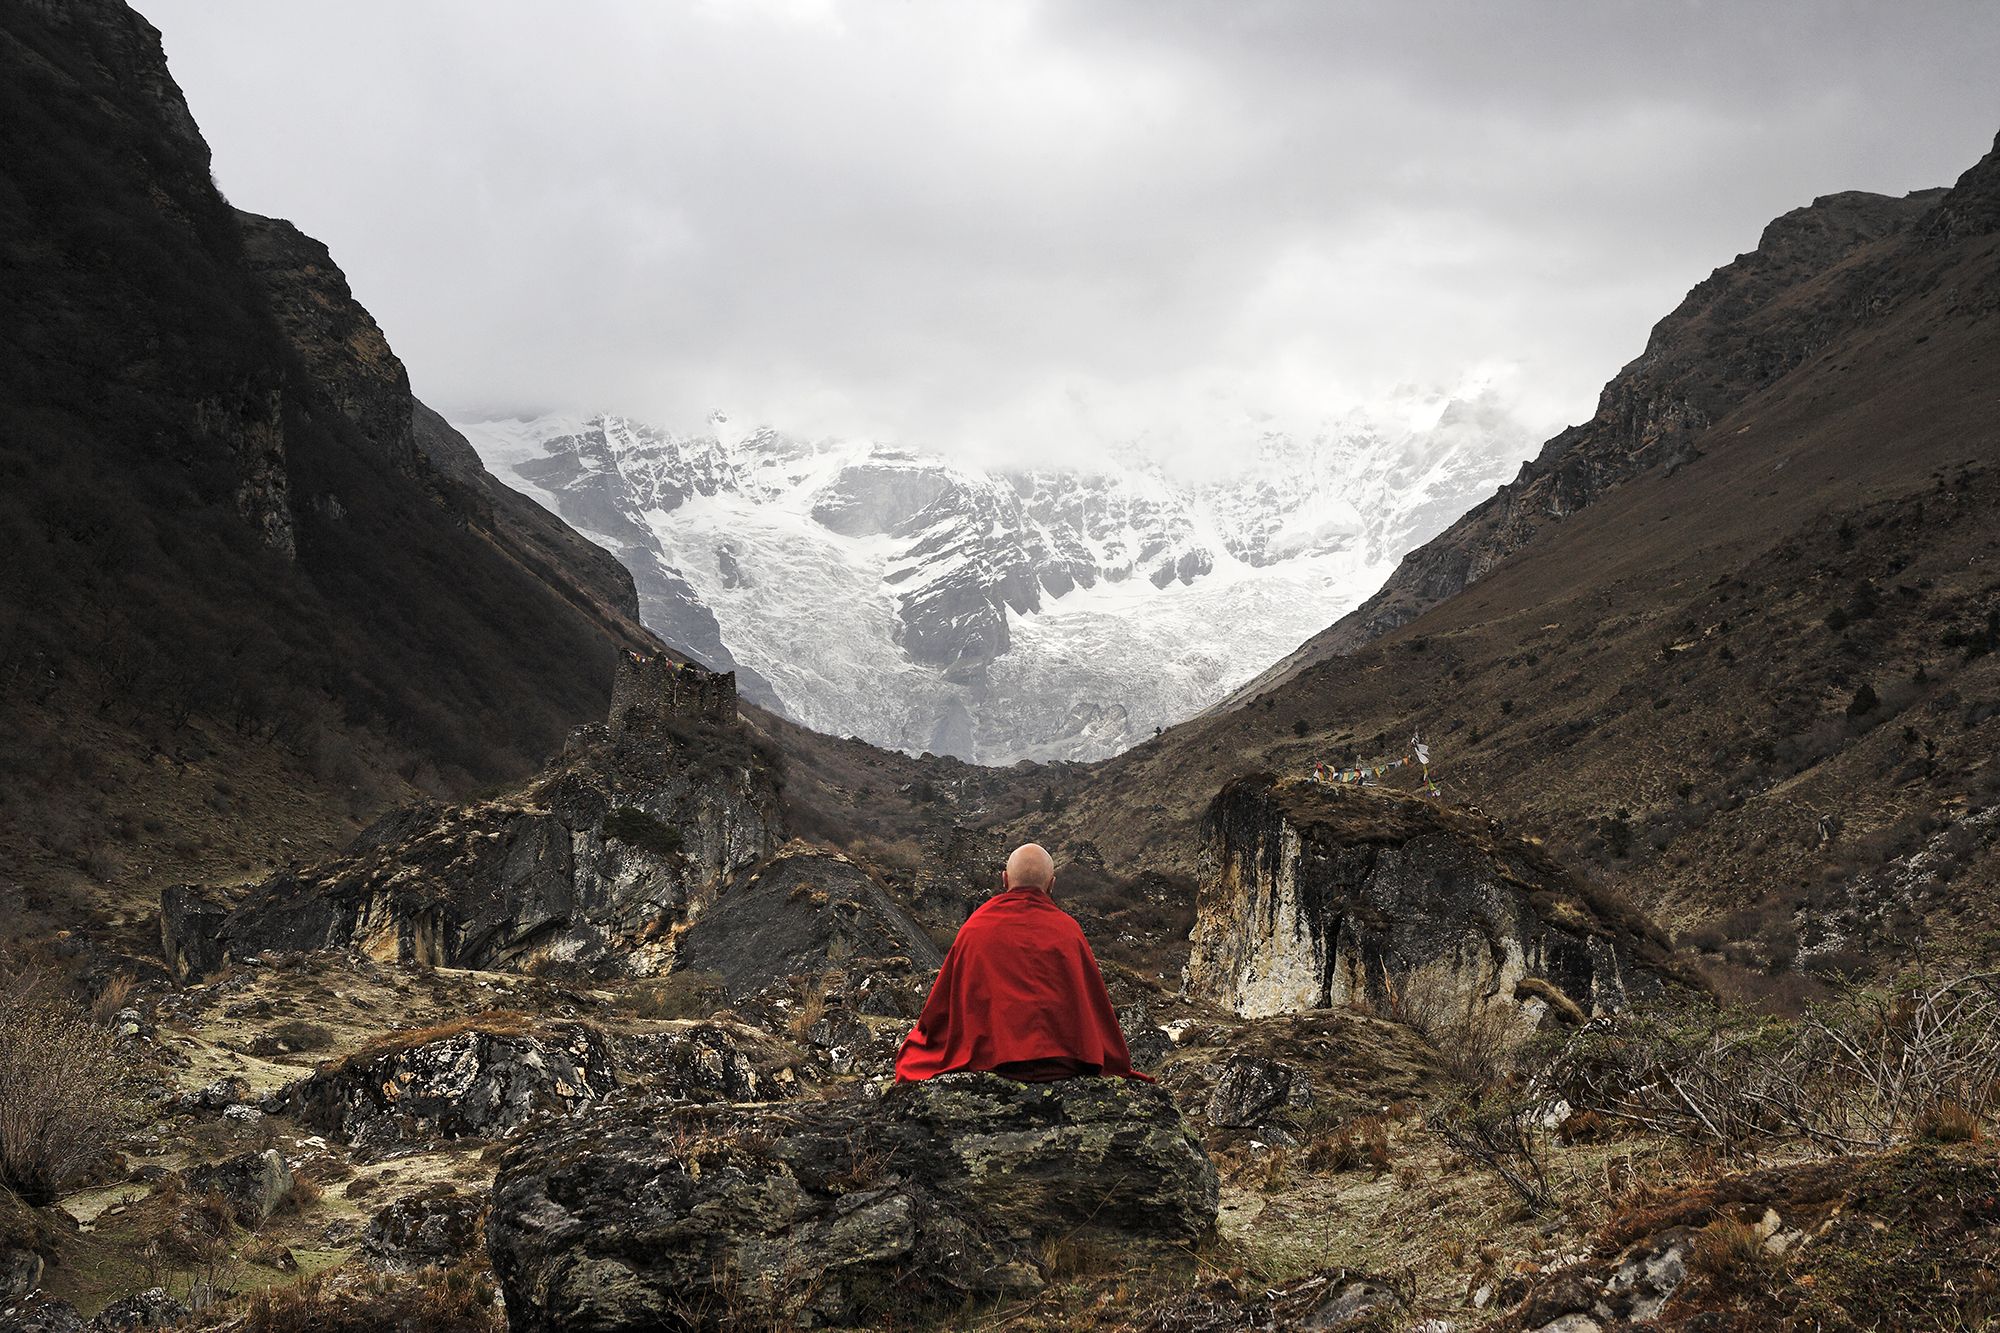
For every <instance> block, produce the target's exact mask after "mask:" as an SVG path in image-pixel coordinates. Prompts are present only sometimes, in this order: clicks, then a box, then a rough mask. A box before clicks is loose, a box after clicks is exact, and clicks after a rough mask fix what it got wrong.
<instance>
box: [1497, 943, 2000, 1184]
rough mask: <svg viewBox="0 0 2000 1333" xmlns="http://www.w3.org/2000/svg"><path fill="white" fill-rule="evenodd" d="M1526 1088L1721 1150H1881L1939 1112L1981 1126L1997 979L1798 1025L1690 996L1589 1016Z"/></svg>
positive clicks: (1861, 1005) (1936, 988)
mask: <svg viewBox="0 0 2000 1333" xmlns="http://www.w3.org/2000/svg"><path fill="white" fill-rule="evenodd" d="M1534 1083H1535V1086H1536V1088H1537V1089H1538V1091H1539V1092H1540V1094H1541V1095H1542V1096H1544V1097H1546V1098H1553V1097H1557V1096H1560V1097H1563V1098H1566V1099H1567V1100H1569V1102H1570V1103H1571V1104H1572V1105H1573V1106H1575V1107H1576V1108H1578V1109H1579V1110H1589V1111H1595V1112H1598V1113H1600V1114H1603V1115H1607V1116H1615V1117H1618V1118H1620V1119H1623V1120H1626V1121H1629V1122H1631V1123H1633V1124H1636V1125H1639V1126H1642V1127H1643V1128H1646V1129H1650V1130H1653V1131H1656V1132H1660V1133H1667V1134H1673V1135H1676V1136H1679V1137H1682V1138H1686V1139H1689V1140H1691V1141H1695V1142H1700V1143H1705V1144H1707V1145H1709V1146H1711V1147H1713V1148H1715V1149H1717V1150H1719V1151H1720V1152H1722V1153H1723V1154H1725V1155H1730V1154H1735V1153H1738V1152H1742V1151H1744V1150H1746V1149H1748V1148H1749V1147H1750V1146H1751V1145H1753V1144H1754V1143H1755V1142H1757V1141H1759V1140H1765V1139H1784V1138H1796V1139H1803V1140H1806V1141H1807V1142H1809V1143H1811V1144H1813V1145H1814V1146H1816V1147H1819V1148H1822V1149H1828V1150H1831V1151H1835V1152H1845V1151H1848V1150H1850V1149H1857V1148H1885V1147H1888V1146H1889V1145H1890V1144H1891V1143H1893V1142H1894V1141H1895V1140H1896V1138H1897V1137H1898V1136H1899V1135H1902V1134H1905V1133H1908V1132H1910V1131H1911V1130H1916V1131H1918V1132H1924V1130H1923V1126H1924V1123H1925V1121H1926V1118H1927V1117H1931V1116H1938V1115H1943V1114H1944V1112H1943V1111H1942V1109H1941V1108H1945V1107H1951V1108H1955V1110H1954V1111H1953V1112H1952V1114H1953V1116H1954V1117H1959V1118H1963V1119H1966V1120H1969V1121H1970V1122H1971V1124H1972V1125H1973V1127H1974V1128H1975V1129H1976V1128H1977V1125H1978V1122H1979V1120H1980V1118H1981V1117H1982V1116H1984V1115H1985V1114H1987V1113H1988V1112H1989V1111H1990V1110H1991V1109H1992V1107H1993V1105H1994V1103H1995V1098H1996V1095H2000V974H1996V973H1988V974H1982V975H1976V976H1965V977H1957V978H1953V979H1951V980H1948V981H1943V982H1935V981H1933V982H1923V981H1921V980H1917V981H1914V982H1912V983H1910V984H1907V985H1905V986H1903V987H1901V988H1899V989H1894V990H1864V991H1856V992H1853V993H1851V994H1849V995H1848V996H1846V997H1844V998H1843V999H1841V1000H1840V1001H1838V1002H1837V1003H1834V1004H1827V1005H1820V1006H1816V1007H1814V1008H1812V1009H1810V1010H1809V1011H1808V1012H1807V1013H1806V1015H1805V1016H1804V1017H1803V1018H1800V1019H1797V1020H1781V1019H1775V1018H1770V1017H1766V1016H1762V1015H1758V1014H1753V1013H1751V1012H1749V1011H1748V1010H1746V1009H1741V1008H1736V1009H1723V1008H1717V1007H1715V1006H1712V1005H1705V1004H1695V1003H1682V1004H1678V1005H1676V1004H1665V1005H1658V1006H1654V1007H1653V1008H1651V1009H1649V1010H1647V1011H1644V1012H1628V1013H1625V1014H1620V1015H1617V1016H1616V1017H1613V1018H1606V1019H1597V1020H1594V1021H1593V1022H1591V1023H1590V1024H1589V1025H1587V1026H1586V1027H1585V1028H1584V1029H1583V1030H1582V1031H1581V1032H1579V1033H1577V1034H1576V1035H1575V1036H1574V1037H1572V1038H1571V1039H1570V1040H1569V1042H1568V1043H1566V1045H1565V1046H1564V1047H1563V1049H1562V1050H1561V1051H1559V1052H1558V1053H1557V1054H1556V1055H1555V1056H1554V1058H1553V1059H1552V1060H1551V1061H1550V1062H1549V1063H1548V1064H1547V1065H1546V1066H1545V1067H1544V1068H1543V1069H1542V1070H1541V1071H1540V1072H1539V1073H1538V1074H1537V1075H1536V1078H1535V1080H1534ZM1937 1123H1940V1124H1941V1123H1943V1122H1942V1121H1938V1122H1937Z"/></svg>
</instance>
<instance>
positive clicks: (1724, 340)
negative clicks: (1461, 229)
mask: <svg viewBox="0 0 2000 1333" xmlns="http://www.w3.org/2000/svg"><path fill="white" fill-rule="evenodd" d="M1996 157H2000V154H1996V152H1991V151H1990V152H1988V153H1987V155H1986V156H1985V157H1983V158H1982V159H1981V160H1980V162H1979V163H1977V164H1975V165H1974V166H1972V167H1971V168H1969V169H1968V170H1967V171H1966V172H1964V173H1963V174H1962V175H1961V177H1960V179H1959V181H1958V182H1957V184H1956V185H1955V186H1953V187H1951V188H1950V189H1947V188H1945V187H1935V188H1931V189H1925V190H1917V191H1913V192H1911V193H1910V194H1907V195H1904V196H1902V197H1900V198H1895V197H1891V196H1887V195H1877V194H1870V193H1867V192H1864V191H1848V192H1844V193H1837V194H1831V195H1822V196H1820V197H1818V198H1816V199H1814V200H1813V202H1812V203H1811V204H1810V205H1807V206H1805V207H1802V208H1797V209H1794V210H1792V211H1791V212H1789V213H1786V214H1784V215H1783V216H1781V217H1778V218H1776V219H1774V220H1773V221H1772V222H1770V223H1769V224H1768V225H1767V226H1766V227H1765V228H1764V231H1763V234H1762V235H1761V236H1760V237H1759V239H1758V244H1757V247H1756V248H1755V249H1754V250H1751V251H1748V252H1746V253H1744V254H1740V255H1738V256H1736V258H1735V259H1734V260H1733V261H1731V262H1730V263H1729V264H1726V265H1723V266H1722V267H1720V268H1718V269H1716V270H1715V271H1714V272H1713V273H1711V274H1710V275H1709V277H1708V278H1706V279H1705V280H1703V281H1702V282H1701V283H1698V284H1696V286H1695V287H1694V288H1693V289H1691V290H1690V291H1689V293H1688V295H1687V296H1686V297H1685V298H1684V299H1683V300H1682V302H1681V303H1680V305H1679V306H1678V307H1676V309H1675V310H1674V311H1673V312H1671V313H1670V314H1668V315H1667V316H1666V317H1665V318H1663V319H1661V320H1660V321H1659V323H1657V324H1656V325H1655V326H1654V327H1653V329H1652V331H1651V333H1650V335H1649V336H1648V339H1647V344H1646V348H1645V350H1644V351H1643V352H1642V353H1641V354H1640V355H1639V356H1638V357H1637V358H1635V359H1634V360H1633V361H1631V362H1630V363H1628V364H1627V365H1626V366H1625V367H1624V368H1623V369H1621V370H1620V371H1619V373H1618V374H1617V375H1616V376H1614V377H1613V378H1612V380H1611V381H1610V382H1608V383H1607V384H1606V386H1605V388H1604V391H1603V392H1602V394H1601V395H1600V396H1599V400H1598V407H1597V411H1596V413H1595V414H1594V415H1593V417H1592V418H1591V420H1590V421H1589V422H1586V423H1584V424H1582V425H1580V426H1572V427H1570V428H1568V429H1567V430H1564V431H1562V432H1560V433H1559V434H1557V435H1556V436H1554V437H1553V438H1551V439H1550V440H1549V441H1548V442H1547V443H1546V444H1545V445H1544V446H1543V447H1542V449H1541V451H1540V452H1539V453H1538V454H1537V455H1536V457H1535V458H1533V459H1531V460H1530V461H1528V462H1527V463H1524V464H1523V465H1522V467H1521V471H1520V474H1519V475H1518V476H1517V477H1516V478H1515V479H1514V480H1513V481H1512V482H1510V483H1508V484H1507V485H1505V486H1503V487H1501V488H1500V491H1499V492H1498V493H1497V494H1495V495H1494V496H1493V497H1492V498H1491V499H1489V500H1488V501H1486V502H1485V503H1484V504H1482V505H1479V506H1477V507H1475V508H1474V509H1472V510H1471V511H1470V512H1468V513H1467V514H1465V515H1464V516H1462V517H1461V518H1460V519H1459V520H1458V521H1457V522H1455V523H1454V524H1452V525H1451V526H1450V527H1449V528H1448V529H1446V530H1445V531H1444V532H1443V533H1440V534H1439V535H1438V536H1437V537H1436V538H1434V539H1433V540H1431V541H1430V542H1428V543H1426V544H1425V545H1424V546H1422V547H1420V548H1419V549H1417V550H1414V551H1411V552H1410V553H1409V554H1408V555H1406V556H1405V557H1404V559H1403V563H1402V564H1401V565H1399V566H1398V567H1397V569H1396V570H1395V571H1394V572H1393V573H1392V574H1391V576H1390V577H1389V579H1388V580H1387V581H1386V582H1385V583H1384V585H1383V586H1382V588H1381V589H1379V590H1378V591H1377V592H1376V593H1375V594H1374V595H1373V596H1372V597H1370V598H1369V599H1368V600H1367V601H1366V602H1364V603H1363V604H1362V605H1361V606H1359V607H1357V608H1355V609H1354V610H1353V611H1352V612H1350V613H1349V614H1348V615H1346V616H1344V617H1342V618H1341V619H1340V620H1339V621H1338V622H1336V623H1335V624H1333V625H1331V626H1329V627H1328V628H1327V629H1326V630H1324V631H1322V632H1321V633H1320V634H1318V635H1315V636H1313V638H1312V639H1310V640H1308V641H1307V642H1306V643H1304V644H1301V645H1300V646H1299V648H1297V649H1296V650H1294V652H1293V653H1291V654H1288V655H1287V656H1286V658H1284V659H1283V660H1282V661H1280V662H1279V663H1277V664H1275V665H1274V666H1273V667H1272V668H1271V669H1270V670H1268V671H1266V672H1264V673H1263V674H1261V675H1260V676H1258V677H1257V679H1255V680H1253V681H1251V682H1250V683H1248V684H1247V685H1245V686H1244V687H1243V688H1242V689H1240V690H1238V691H1236V692H1235V693H1234V694H1233V695H1232V696H1231V697H1230V698H1229V699H1227V700H1225V701H1223V702H1222V703H1221V704H1218V705H1217V708H1218V710H1220V709H1227V708H1229V707H1232V706H1236V705H1240V704H1241V703H1242V702H1243V701H1244V700H1246V699H1248V698H1251V697H1254V696H1255V695H1256V694H1257V693H1259V692H1261V691H1263V690H1267V689H1269V688H1271V687H1272V686H1274V685H1276V684H1278V683H1280V682H1281V681H1284V680H1287V679H1290V678H1292V677H1293V676H1295V675H1296V674H1297V672H1298V671H1299V670H1300V669H1302V668H1303V667H1304V666H1307V665H1309V664H1311V663H1313V662H1316V661H1319V660H1322V659H1324V658H1325V657H1326V656H1328V655H1330V654H1335V653H1345V652H1352V651H1353V650H1354V649H1355V648H1357V647H1359V646H1360V645H1361V644H1363V643H1366V642H1368V641H1369V640H1371V639H1374V638H1376V637H1379V636H1380V635H1382V634H1384V633H1387V632H1389V631H1390V630H1393V629H1395V628H1397V627H1399V626H1401V625H1404V624H1407V623H1408V622H1409V621H1411V620H1413V619H1415V618H1416V617H1417V616H1418V615H1420V614H1422V612H1423V611H1424V610H1427V609H1429V608H1430V607H1432V606H1435V605H1437V604H1438V603H1439V602H1441V601H1442V600H1444V599H1445V598H1447V597H1449V596H1451V595H1453V594H1454V593H1456V592H1459V591H1461V590H1463V589H1464V588H1465V587H1467V586H1468V585H1470V584H1472V583H1473V582H1475V581H1477V579H1478V578H1480V577H1481V576H1482V575H1483V574H1484V573H1486V572H1487V571H1488V570H1490V569H1491V568H1492V567H1493V565H1494V564H1495V563H1497V562H1498V561H1499V560H1502V559H1504V558H1505V557H1506V556H1507V555H1509V554H1511V553H1513V552H1514V551H1517V550H1520V549H1521V548H1522V547H1523V546H1525V545H1526V544H1527V542H1528V541H1529V540H1530V539H1531V538H1532V537H1533V536H1534V534H1535V532H1536V531H1538V530H1539V529H1540V528H1541V526H1542V525H1543V524H1544V523H1547V522H1560V521H1562V520H1563V519H1564V518H1566V517H1568V516H1569V515H1570V514H1573V513H1575V512H1576V511H1577V510H1578V509H1580V508H1582V507H1583V506H1584V505H1586V504H1589V503H1590V502H1591V501H1592V500H1593V499H1594V498H1596V497H1597V496H1599V495H1601V494H1602V493H1603V492H1604V491H1605V490H1607V489H1608V488H1610V487H1611V486H1614V485H1617V484H1619V483H1620V482H1622V481H1625V480H1627V479H1629V478H1631V477H1634V476H1637V475H1639V474H1640V473H1642V472H1644V471H1646V470H1647V469H1649V468H1651V467H1655V466H1661V467H1664V468H1667V469H1670V470H1671V469H1674V468H1677V467H1680V466H1684V465H1685V464H1686V463H1687V462H1690V461H1692V460H1693V458H1694V456H1695V453H1694V449H1695V446H1694V444H1693V441H1694V440H1695V438H1697V437H1698V436H1701V435H1702V434H1703V433H1704V432H1705V431H1706V430H1707V429H1708V427H1709V426H1710V425H1712V424H1713V423H1714V421H1716V420H1717V419H1718V418H1719V417H1720V416H1721V415H1724V414H1726V413H1727V412H1728V411H1730V410H1732V409H1733V408H1735V407H1737V406H1739V405H1741V404H1742V403H1743V402H1744V401H1746V400H1747V399H1748V398H1750V397H1753V396H1754V395H1755V394H1756V393H1757V392H1759V391H1761V390H1762V389H1763V388H1765V387H1767V386H1768V385H1769V384H1771V383H1772V382H1774V381H1775V380H1777V379H1778V378H1781V377H1782V376H1783V375H1784V374H1786V373H1788V372H1790V371H1791V370H1793V369H1796V368H1797V367H1799V366H1800V365H1802V364H1804V363H1805V362H1806V361H1807V360H1808V359H1809V358H1810V357H1811V356H1812V355H1813V353H1814V352H1815V351H1816V350H1818V349H1820V348H1822V347H1824V346H1826V345H1827V344H1828V342H1829V341H1830V340H1832V339H1834V338H1837V337H1839V336H1841V335H1842V334H1844V333H1846V332H1849V331H1851V330H1853V329H1855V328H1857V327H1859V326H1860V325H1861V324H1863V323H1864V322H1865V321H1866V320H1867V319H1868V318H1869V317H1871V316H1877V315H1880V314H1881V313H1883V311H1884V309H1885V307H1886V306H1887V305H1889V304H1893V303H1894V302H1896V301H1897V300H1898V299H1900V298H1901V297H1902V296H1904V295H1905V293H1902V292H1897V291H1891V292H1883V291H1876V290H1872V289H1871V284H1873V283H1874V282H1876V281H1877V280H1878V279H1879V277H1880V275H1881V273H1882V271H1883V264H1884V263H1885V262H1887V261H1886V260H1884V259H1881V258H1871V256H1878V255H1879V253H1880V252H1882V251H1884V250H1891V251H1893V250H1895V249H1898V248H1905V247H1909V246H1912V245H1914V246H1915V247H1918V248H1920V249H1921V248H1924V247H1928V246H1933V245H1935V244H1938V243H1949V241H1950V240H1951V239H1952V238H1954V237H1956V238H1960V239H1963V238H1966V237H1971V236H1976V235H1984V234H1987V233H1990V232H1991V231H1992V230H1993V229H1994V227H1995V226H1996V225H2000V223H1996V221H1995V210H1996V208H2000V204H1996V202H1995V197H1996V194H2000V191H1996V190H1995V189H1994V187H1993V177H1994V176H1995V175H1996V174H2000V166H1996ZM1801 301H1804V302H1806V303H1807V304H1806V306H1805V308H1803V309H1801V308H1799V305H1800V302H1801Z"/></svg>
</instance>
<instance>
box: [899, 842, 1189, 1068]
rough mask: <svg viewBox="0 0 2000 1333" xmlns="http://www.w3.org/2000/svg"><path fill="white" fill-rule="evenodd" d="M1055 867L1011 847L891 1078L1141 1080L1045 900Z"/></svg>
mask: <svg viewBox="0 0 2000 1333" xmlns="http://www.w3.org/2000/svg"><path fill="white" fill-rule="evenodd" d="M1055 880H1056V865H1055V862H1054V861H1053V860H1051V859H1050V857H1049V854H1048V852H1046V851H1044V850H1043V849H1042V848H1041V847H1040V846H1039V845H1038V844H1036V843H1032V842H1031V843H1028V844H1027V845H1026V846H1023V847H1017V848H1015V849H1014V854H1013V855H1012V856H1010V857H1008V858H1007V868H1006V869H1005V870H1004V871H1002V872H1001V874H1000V890H1001V891H1000V892H999V893H997V894H995V895H994V896H993V897H991V898H988V899H987V900H986V901H985V902H984V903H981V904H980V906H979V910H978V911H976V912H974V913H973V914H972V916H971V917H970V918H968V919H967V921H966V923H965V924H964V925H962V926H960V927H959V928H958V938H957V939H955V940H953V941H952V944H951V952H949V953H947V954H946V955H945V958H944V967H943V968H942V969H940V970H939V972H938V977H937V981H936V983H935V984H934V985H932V987H931V994H930V998H929V999H928V1000H926V1001H924V1012H923V1014H922V1015H921V1016H920V1017H919V1018H918V1019H917V1025H916V1027H915V1028H913V1029H911V1031H910V1035H909V1036H907V1037H905V1038H904V1039H903V1049H902V1050H901V1051H899V1052H897V1054H896V1081H897V1082H898V1083H916V1082H920V1081H922V1080H923V1079H927V1078H931V1077H934V1076H935V1075H938V1074H948V1073H951V1072H953V1071H954V1070H974V1069H987V1070H991V1071H993V1072H994V1073H996V1074H1001V1075H1004V1076H1006V1077H1008V1078H1012V1079H1019V1080H1020V1081H1022V1082H1024V1083H1052V1082H1054V1081H1055V1080H1057V1079H1061V1078H1075V1077H1077V1076H1078V1075H1081V1074H1118V1075H1122V1076H1123V1077H1125V1078H1136V1079H1145V1081H1146V1082H1148V1083H1150V1082H1152V1080H1151V1079H1149V1078H1146V1076H1145V1075H1144V1074H1141V1073H1137V1072H1135V1071H1134V1070H1133V1068H1132V1055H1131V1052H1130V1051H1128V1050H1127V1049H1126V1047H1125V1033H1124V1032H1123V1031H1122V1030H1121V1029H1120V1028H1119V1026H1118V1015H1117V1014H1116V1013H1115V1012H1113V1011H1112V1008H1111V996H1110V995H1109V994H1107V993H1106V992H1105V989H1104V977H1103V975H1102V974H1101V973H1099V972H1098V970H1097V959H1096V957H1095V956H1094V955H1092V953H1091V952H1090V945H1089V943H1088V942H1087V941H1086V940H1085V939H1084V938H1083V931H1082V930H1081V929H1079V928H1078V926H1077V924H1076V920H1075V919H1074V918H1073V917H1071V916H1070V914H1069V913H1068V912H1065V911H1063V910H1062V908H1060V907H1057V906H1056V905H1055V902H1054V900H1053V899H1051V898H1050V897H1049V889H1050V888H1051V887H1053V886H1054V884H1055Z"/></svg>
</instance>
